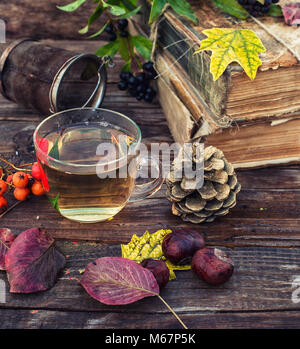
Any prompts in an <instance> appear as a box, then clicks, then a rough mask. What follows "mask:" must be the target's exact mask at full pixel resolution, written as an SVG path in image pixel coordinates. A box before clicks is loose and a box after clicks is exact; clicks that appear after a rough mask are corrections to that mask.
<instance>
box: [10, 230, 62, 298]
mask: <svg viewBox="0 0 300 349" xmlns="http://www.w3.org/2000/svg"><path fill="white" fill-rule="evenodd" d="M54 242H55V241H54V239H53V238H52V237H51V236H50V235H49V234H48V233H46V232H45V231H44V230H41V229H37V228H32V229H29V230H26V231H24V232H23V233H21V234H20V235H19V236H18V237H17V238H16V239H15V241H14V243H13V244H12V246H11V248H10V249H9V251H8V252H7V254H6V257H5V268H6V271H7V276H8V281H9V283H10V292H13V293H32V292H37V291H45V290H47V289H49V288H51V287H52V286H53V285H54V284H55V281H56V278H57V274H58V273H59V271H60V270H61V269H62V268H63V267H64V266H65V264H66V259H65V257H64V255H63V254H62V253H60V252H59V251H58V250H57V249H56V248H55V246H54Z"/></svg>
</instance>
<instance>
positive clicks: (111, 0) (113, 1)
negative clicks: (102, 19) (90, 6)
mask: <svg viewBox="0 0 300 349" xmlns="http://www.w3.org/2000/svg"><path fill="white" fill-rule="evenodd" d="M102 5H103V8H110V10H109V12H110V13H111V14H112V15H114V16H121V15H124V14H125V13H126V8H125V6H124V5H123V4H122V2H121V1H119V0H107V1H105V2H103V3H102Z"/></svg>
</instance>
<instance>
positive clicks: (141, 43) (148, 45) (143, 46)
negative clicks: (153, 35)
mask: <svg viewBox="0 0 300 349" xmlns="http://www.w3.org/2000/svg"><path fill="white" fill-rule="evenodd" d="M132 43H133V46H134V47H135V48H136V50H137V51H138V53H139V54H140V55H141V56H142V57H143V58H145V59H146V60H149V59H150V58H151V53H152V46H153V43H152V41H151V40H149V39H147V38H145V37H144V36H140V35H138V36H133V37H132Z"/></svg>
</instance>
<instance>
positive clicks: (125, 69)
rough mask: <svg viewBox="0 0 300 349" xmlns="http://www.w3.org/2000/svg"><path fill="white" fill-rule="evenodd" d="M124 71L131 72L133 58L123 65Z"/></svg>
mask: <svg viewBox="0 0 300 349" xmlns="http://www.w3.org/2000/svg"><path fill="white" fill-rule="evenodd" d="M122 72H126V73H129V72H131V59H130V60H129V61H128V62H127V63H126V64H125V65H124V66H123V68H122Z"/></svg>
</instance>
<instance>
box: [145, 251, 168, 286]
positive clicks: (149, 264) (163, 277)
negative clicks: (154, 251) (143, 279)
mask: <svg viewBox="0 0 300 349" xmlns="http://www.w3.org/2000/svg"><path fill="white" fill-rule="evenodd" d="M141 265H142V266H143V267H144V268H146V269H148V270H150V271H151V272H152V274H153V275H154V277H155V279H156V281H157V283H158V286H159V288H160V289H162V288H163V287H165V286H166V284H167V283H168V281H169V276H170V270H169V268H168V267H167V265H166V263H165V262H164V261H162V260H155V259H152V258H147V259H144V260H143V261H142V262H141Z"/></svg>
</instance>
